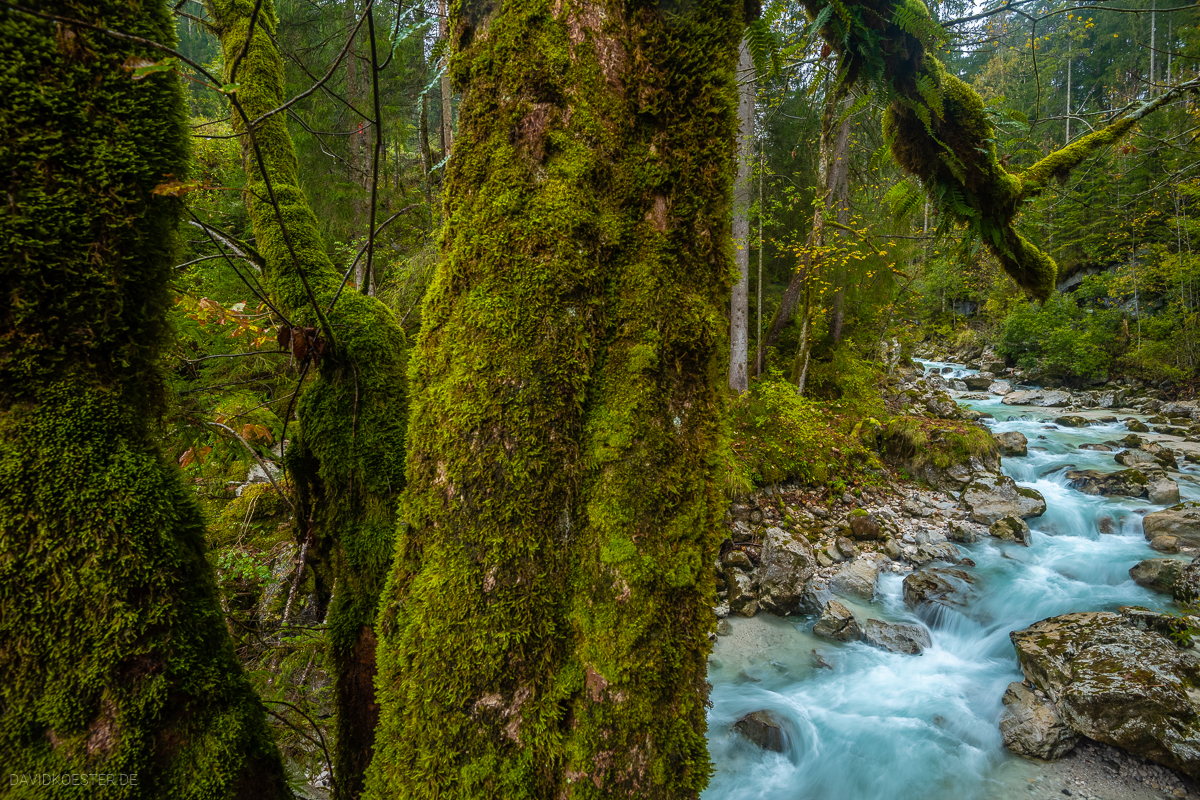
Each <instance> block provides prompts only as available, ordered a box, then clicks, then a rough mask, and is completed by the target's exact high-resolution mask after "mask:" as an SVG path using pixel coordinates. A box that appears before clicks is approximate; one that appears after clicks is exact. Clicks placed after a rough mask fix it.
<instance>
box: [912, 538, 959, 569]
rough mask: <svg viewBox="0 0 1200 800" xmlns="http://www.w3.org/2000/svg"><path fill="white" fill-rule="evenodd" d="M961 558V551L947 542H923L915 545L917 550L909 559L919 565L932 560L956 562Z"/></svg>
mask: <svg viewBox="0 0 1200 800" xmlns="http://www.w3.org/2000/svg"><path fill="white" fill-rule="evenodd" d="M961 558H962V552H960V551H959V549H958V548H957V547H955V546H954V545H952V544H950V543H949V542H923V543H921V544H918V545H917V552H916V554H915V555H913V556H912V558H910V559H909V561H911V562H912V563H914V564H916V565H918V566H921V565H924V564H928V563H930V562H932V561H948V562H950V563H951V564H957V563H958V562H959V560H960V559H961Z"/></svg>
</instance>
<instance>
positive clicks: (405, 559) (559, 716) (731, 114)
mask: <svg viewBox="0 0 1200 800" xmlns="http://www.w3.org/2000/svg"><path fill="white" fill-rule="evenodd" d="M464 9H465V10H464V16H463V17H461V18H458V19H456V21H455V25H456V27H455V33H454V40H455V41H457V42H463V43H465V45H466V48H465V50H464V51H462V52H460V53H458V54H456V55H455V56H454V59H455V66H456V69H455V74H456V76H459V77H462V78H463V79H464V80H466V81H467V82H466V84H465V85H461V86H457V87H456V88H457V89H459V90H460V91H461V92H462V97H463V101H462V105H461V106H460V116H459V128H458V149H457V151H456V154H455V157H454V159H453V160H452V161H451V163H450V166H449V172H448V175H447V182H448V183H447V188H446V209H447V224H446V229H445V230H446V236H445V239H444V240H443V258H442V261H441V263H440V264H439V266H438V271H437V273H436V276H435V278H434V283H433V285H432V287H431V288H430V291H429V294H428V295H427V298H426V304H425V309H424V314H423V319H422V331H421V335H420V339H419V342H418V345H417V348H416V351H415V354H414V358H415V362H414V367H413V371H412V373H411V374H412V376H413V379H414V385H413V391H414V395H413V412H412V425H411V429H410V436H409V459H408V485H407V489H406V491H405V500H404V504H403V507H402V517H403V520H404V524H403V525H402V527H401V536H400V542H399V545H398V550H397V558H396V563H395V567H394V569H393V572H392V574H391V577H390V579H389V583H388V589H387V592H386V594H385V597H384V600H383V604H382V605H381V606H380V618H381V624H380V633H381V639H380V647H379V664H380V673H379V679H378V686H379V688H380V702H381V704H382V712H381V718H380V727H379V733H378V738H377V745H376V747H377V757H376V759H375V761H374V763H373V764H372V767H371V773H370V780H369V782H368V785H369V796H370V797H371V798H374V799H375V800H383V799H384V798H388V799H389V800H390V799H391V798H425V797H429V796H430V795H431V793H434V792H436V793H437V794H438V796H440V797H446V798H451V797H454V798H484V797H488V798H491V797H495V798H501V797H503V798H508V797H513V798H517V797H528V798H601V797H603V798H633V797H637V798H649V799H650V800H657V799H658V798H663V799H664V800H665V798H671V800H688V798H695V797H697V796H698V794H699V792H700V790H701V789H702V788H703V786H704V785H705V784H706V782H707V780H708V772H709V760H708V756H707V753H706V747H705V738H704V731H705V705H704V703H705V697H706V691H707V689H706V683H705V666H706V665H705V660H706V657H707V653H708V651H709V649H710V644H709V641H708V632H709V630H710V628H711V627H712V624H713V618H712V611H711V608H710V604H711V603H712V602H713V599H714V596H713V578H712V575H711V573H712V570H711V568H710V566H709V565H710V564H711V561H712V559H713V557H714V548H715V543H716V530H717V525H718V521H719V519H720V517H721V515H722V513H723V509H724V505H725V504H724V503H723V502H722V499H721V493H720V488H719V484H718V482H717V480H716V474H715V458H714V452H715V448H716V446H717V443H718V441H719V438H720V435H721V430H720V418H721V412H722V405H723V397H724V389H723V384H724V382H725V381H724V378H725V375H724V373H725V370H724V361H725V346H726V342H725V337H724V316H725V315H724V307H725V303H726V302H727V300H728V292H729V289H730V280H729V279H730V266H731V264H732V258H733V255H732V241H733V239H732V235H731V233H732V232H731V229H730V226H729V214H730V204H731V188H732V185H731V184H732V174H731V172H732V167H733V164H734V143H735V141H736V115H735V111H736V102H737V96H736V87H735V86H734V85H733V81H732V78H733V75H734V73H735V66H736V63H737V55H736V54H737V43H738V39H739V34H740V31H741V27H742V20H741V9H742V4H741V3H740V2H736V1H735V0H720V1H719V2H718V1H716V0H714V1H713V2H707V3H693V4H687V5H680V6H676V7H675V9H674V10H669V9H666V8H665V6H655V5H653V4H650V5H646V4H642V3H637V4H634V3H626V2H622V1H621V0H604V2H601V3H599V4H597V3H594V2H585V0H562V2H558V3H555V4H553V7H552V10H551V4H550V3H548V2H547V0H512V2H506V3H505V4H503V5H502V6H499V7H498V8H497V10H495V11H494V12H493V13H491V14H489V15H487V16H486V17H482V18H481V17H474V16H471V15H470V13H469V8H467V7H465V6H464ZM482 26H486V29H481V27H482ZM548 54H556V55H555V56H554V57H555V58H556V59H557V60H556V61H555V62H554V63H555V68H554V69H548V68H547V63H546V61H545V59H546V58H548V57H549V56H548ZM459 65H462V69H459ZM468 65H469V68H468ZM431 787H437V788H436V789H433V788H431Z"/></svg>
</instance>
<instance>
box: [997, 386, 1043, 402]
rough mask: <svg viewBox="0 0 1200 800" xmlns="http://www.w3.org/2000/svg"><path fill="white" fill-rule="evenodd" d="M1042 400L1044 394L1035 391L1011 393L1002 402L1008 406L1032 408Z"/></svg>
mask: <svg viewBox="0 0 1200 800" xmlns="http://www.w3.org/2000/svg"><path fill="white" fill-rule="evenodd" d="M1041 399H1042V392H1041V391H1038V390H1036V389H1035V390H1033V391H1020V390H1019V391H1015V392H1009V393H1008V394H1006V395H1005V396H1004V399H1003V400H1001V401H1000V402H1001V403H1003V404H1004V405H1006V406H1031V405H1033V404H1034V402H1035V401H1037V400H1041Z"/></svg>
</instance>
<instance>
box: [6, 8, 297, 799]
mask: <svg viewBox="0 0 1200 800" xmlns="http://www.w3.org/2000/svg"><path fill="white" fill-rule="evenodd" d="M39 9H41V10H44V11H47V12H51V13H55V14H60V15H63V16H68V17H74V18H83V19H85V20H88V21H92V22H94V23H95V24H97V25H101V26H103V27H106V28H120V29H122V30H126V31H130V32H132V33H134V34H136V35H140V36H144V37H147V38H150V39H153V40H156V41H160V42H168V43H169V42H172V41H173V38H174V37H173V20H172V18H171V17H170V16H169V15H168V13H167V9H166V7H165V6H163V5H161V4H159V3H129V2H107V1H106V0H100V1H99V2H92V3H87V4H82V3H76V2H65V1H58V2H46V3H41V4H39ZM0 35H2V36H3V38H4V41H5V42H6V45H5V46H6V51H5V56H4V68H3V70H0V91H2V92H3V96H4V98H5V102H4V103H3V104H2V105H0V141H3V143H4V144H3V146H0V169H3V174H4V175H5V179H6V186H7V191H8V193H9V194H8V198H9V200H8V203H7V205H6V206H5V211H4V213H3V214H0V241H2V242H3V244H4V247H3V255H0V259H2V263H3V267H2V271H3V275H4V280H5V294H4V298H5V300H4V303H5V312H4V314H3V323H2V324H3V332H2V334H0V587H2V588H0V641H3V642H4V646H3V647H0V761H3V763H4V764H5V765H6V766H5V769H6V770H7V771H8V772H9V773H10V774H11V775H27V774H34V773H36V774H43V773H45V774H54V775H61V774H63V773H78V774H89V775H90V774H94V773H106V774H108V773H127V774H137V776H138V781H137V785H136V786H125V787H107V788H105V789H98V788H96V787H95V786H86V787H72V786H69V785H68V786H55V787H44V786H29V785H24V786H22V785H19V784H18V785H13V783H12V782H11V781H8V780H7V779H6V783H5V785H6V787H7V788H6V793H5V796H6V797H13V798H34V797H37V798H67V797H70V798H77V797H94V796H100V795H101V794H102V795H103V796H105V797H113V798H129V799H130V800H132V799H133V798H146V799H147V800H157V799H158V798H164V797H172V798H197V799H199V798H205V799H206V800H207V799H208V798H245V800H250V799H251V798H280V799H282V798H284V797H290V792H289V791H288V789H287V785H286V779H285V776H284V771H283V767H282V764H281V761H280V758H279V753H278V751H277V749H276V748H275V746H274V744H273V743H272V742H271V740H270V736H269V733H268V728H267V725H266V721H265V716H264V714H263V711H262V708H261V706H260V705H259V702H258V699H257V698H256V697H255V696H254V693H253V691H252V689H251V687H250V684H249V682H248V680H247V679H246V676H245V675H244V673H243V672H242V670H241V668H240V666H239V665H238V662H237V660H236V658H235V656H234V652H233V648H232V645H231V643H230V640H229V637H228V634H227V632H226V629H225V621H224V618H223V614H222V612H221V608H220V605H219V601H218V597H217V593H216V588H215V584H214V579H213V574H212V570H211V568H210V567H209V565H208V563H207V562H206V560H205V553H204V525H203V520H202V519H201V516H200V513H199V510H198V508H197V506H196V504H195V501H194V500H193V499H192V497H191V495H190V493H189V492H188V490H187V489H185V488H184V486H183V485H182V483H181V481H180V478H179V473H178V470H177V468H176V467H175V465H173V464H171V463H170V462H169V461H167V460H165V459H164V458H163V457H162V454H161V453H160V452H159V450H158V448H157V445H156V443H155V441H154V434H155V431H154V424H153V420H154V417H155V415H157V414H158V413H159V412H160V411H161V398H162V393H161V391H160V390H159V385H160V375H159V372H158V364H157V358H158V355H159V353H160V351H161V349H162V347H163V345H164V341H165V340H164V332H165V329H166V309H167V306H168V303H169V280H170V276H171V265H172V263H173V260H172V257H173V255H174V244H175V229H176V226H177V224H178V215H179V211H180V208H179V204H178V203H179V201H178V200H174V199H170V198H166V197H159V196H156V195H154V194H153V191H152V190H153V189H154V187H155V186H156V185H157V184H158V183H160V182H162V181H163V180H164V176H166V175H169V174H173V175H175V176H177V177H183V176H184V175H185V172H186V142H187V129H186V126H185V125H184V122H183V98H182V93H181V91H180V87H179V83H178V80H177V78H176V77H175V76H173V75H170V74H157V75H150V76H147V77H146V78H145V79H144V80H141V81H136V82H135V81H134V80H133V78H132V75H131V74H130V73H129V72H128V71H126V70H124V69H123V68H122V66H121V65H122V64H123V63H125V62H126V60H127V59H130V58H131V57H137V58H150V59H157V58H158V57H160V55H161V54H160V53H158V52H156V51H153V50H150V49H148V48H143V47H137V46H133V45H130V44H129V43H128V42H123V41H119V40H116V39H113V38H108V37H105V36H103V35H99V34H96V33H94V32H92V31H90V30H87V29H84V28H75V29H72V28H71V27H70V26H56V25H55V24H54V23H51V22H47V21H44V20H39V19H35V18H31V17H28V16H24V15H21V14H18V13H16V12H14V11H12V10H10V9H2V10H0Z"/></svg>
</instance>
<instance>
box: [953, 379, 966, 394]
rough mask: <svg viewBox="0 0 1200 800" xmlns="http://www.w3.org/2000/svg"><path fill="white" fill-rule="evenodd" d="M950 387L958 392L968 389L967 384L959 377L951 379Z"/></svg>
mask: <svg viewBox="0 0 1200 800" xmlns="http://www.w3.org/2000/svg"><path fill="white" fill-rule="evenodd" d="M950 388H951V389H953V390H954V391H956V392H965V391H967V385H966V384H965V383H963V382H962V381H960V380H958V379H955V380H952V381H950Z"/></svg>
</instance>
